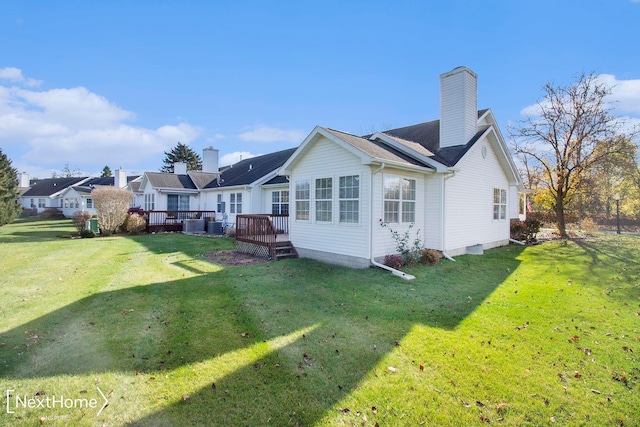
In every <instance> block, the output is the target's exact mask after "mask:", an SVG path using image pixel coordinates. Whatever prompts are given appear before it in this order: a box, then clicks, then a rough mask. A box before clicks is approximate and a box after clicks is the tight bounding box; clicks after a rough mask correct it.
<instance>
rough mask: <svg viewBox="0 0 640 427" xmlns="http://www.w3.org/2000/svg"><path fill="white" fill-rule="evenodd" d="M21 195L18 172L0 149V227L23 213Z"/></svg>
mask: <svg viewBox="0 0 640 427" xmlns="http://www.w3.org/2000/svg"><path fill="white" fill-rule="evenodd" d="M19 195H20V193H19V191H18V172H17V171H16V170H15V168H13V167H11V160H9V158H8V157H7V156H6V155H5V154H4V153H3V152H2V149H0V226H2V225H5V224H9V223H10V222H13V220H14V219H16V218H17V217H18V215H19V214H20V212H22V206H21V205H20V204H19V203H18V196H19Z"/></svg>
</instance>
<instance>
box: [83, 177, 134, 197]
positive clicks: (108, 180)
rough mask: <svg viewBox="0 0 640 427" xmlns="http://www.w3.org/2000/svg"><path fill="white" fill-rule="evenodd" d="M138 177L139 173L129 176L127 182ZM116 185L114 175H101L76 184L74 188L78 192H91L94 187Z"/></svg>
mask: <svg viewBox="0 0 640 427" xmlns="http://www.w3.org/2000/svg"><path fill="white" fill-rule="evenodd" d="M136 178H138V175H132V176H128V177H127V182H130V181H133V180H134V179H136ZM113 185H115V178H114V177H112V176H101V177H96V178H90V179H88V180H87V181H85V182H83V183H82V184H81V185H74V186H73V189H74V190H76V191H77V192H78V193H83V194H90V193H91V191H93V188H94V187H96V186H113Z"/></svg>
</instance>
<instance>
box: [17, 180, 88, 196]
mask: <svg viewBox="0 0 640 427" xmlns="http://www.w3.org/2000/svg"><path fill="white" fill-rule="evenodd" d="M87 178H88V177H86V176H82V177H77V176H76V177H71V178H46V179H38V180H35V181H33V184H32V185H31V188H29V189H28V190H27V191H25V192H24V193H23V194H22V197H49V196H52V195H54V194H56V193H59V192H60V191H62V190H64V189H65V188H67V187H70V186H72V185H75V184H78V183H80V182H82V181H84V180H86V179H87Z"/></svg>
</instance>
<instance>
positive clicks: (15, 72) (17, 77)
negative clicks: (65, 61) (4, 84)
mask: <svg viewBox="0 0 640 427" xmlns="http://www.w3.org/2000/svg"><path fill="white" fill-rule="evenodd" d="M0 80H9V81H10V82H11V83H22V84H24V85H25V86H30V87H33V86H40V85H41V84H42V80H35V79H27V78H26V77H24V76H23V75H22V70H20V69H19V68H15V67H5V68H0Z"/></svg>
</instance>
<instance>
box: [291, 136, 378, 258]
mask: <svg viewBox="0 0 640 427" xmlns="http://www.w3.org/2000/svg"><path fill="white" fill-rule="evenodd" d="M370 177H371V169H370V167H369V166H368V165H363V164H362V161H361V159H360V158H358V157H356V156H355V155H353V154H352V153H350V152H349V151H347V150H345V149H344V148H342V147H340V146H338V145H336V144H335V143H334V142H331V141H329V140H327V139H325V138H324V137H320V139H319V140H318V141H316V142H315V143H314V144H313V145H312V146H311V147H309V150H308V151H307V152H306V153H305V155H304V156H303V157H302V158H301V159H300V161H299V162H298V163H297V164H296V165H295V168H294V169H293V171H292V174H291V183H292V190H293V188H295V189H296V194H292V199H293V200H292V202H293V203H294V205H292V208H293V206H295V210H296V220H295V221H291V222H290V224H289V227H290V230H289V236H290V238H291V241H292V242H293V244H294V245H295V246H296V248H300V249H308V250H310V251H316V252H327V253H332V254H335V255H336V256H340V255H345V256H353V257H357V258H359V259H364V260H365V261H366V260H368V259H369V230H370V226H369V221H370V219H371V217H370V212H371V210H370V209H371V208H370V199H369V196H370V194H371V190H370V187H369V183H370ZM322 178H331V179H332V189H333V191H332V200H331V202H332V203H331V207H332V212H331V219H332V221H331V222H321V221H318V219H317V218H316V212H315V207H316V205H315V202H316V189H315V184H316V179H322ZM341 181H342V184H341ZM349 181H350V182H349ZM301 182H305V183H307V186H308V187H307V190H306V191H307V193H306V197H305V198H303V199H301V198H300V194H299V192H300V191H299V190H300V188H299V185H300V183H301ZM341 188H342V190H343V191H341ZM303 204H304V205H305V206H306V210H304V209H302V205H303ZM309 206H312V209H311V212H309V210H308V207H309ZM301 211H302V212H304V214H305V215H306V216H304V221H301V220H300V214H301Z"/></svg>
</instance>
